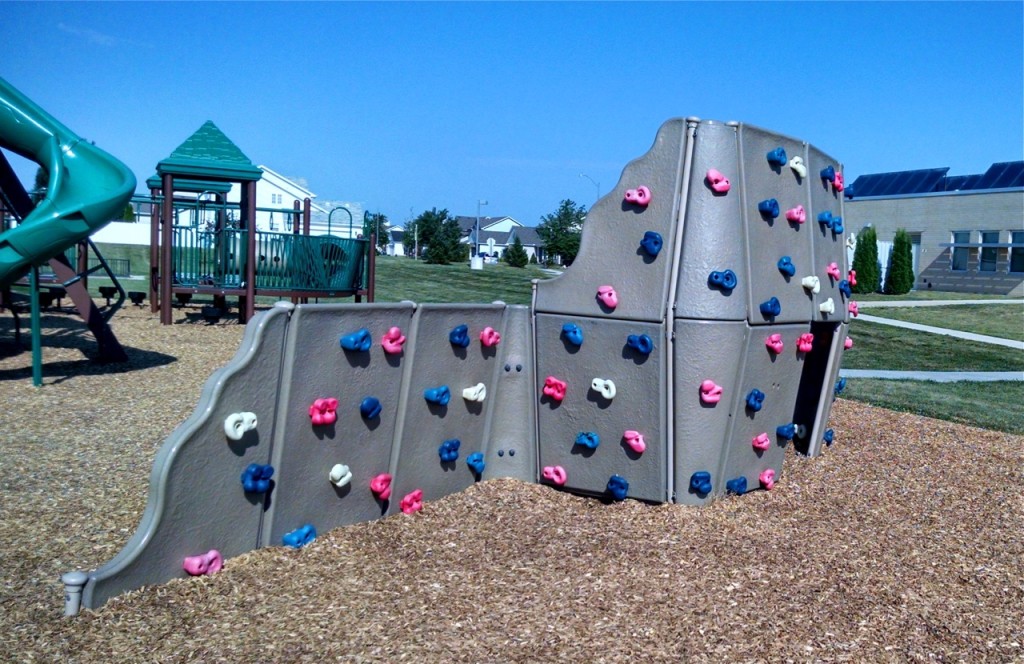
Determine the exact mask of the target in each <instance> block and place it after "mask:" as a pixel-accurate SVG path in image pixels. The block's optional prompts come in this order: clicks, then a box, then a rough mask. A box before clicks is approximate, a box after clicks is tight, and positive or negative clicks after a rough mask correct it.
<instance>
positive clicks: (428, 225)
mask: <svg viewBox="0 0 1024 664" xmlns="http://www.w3.org/2000/svg"><path fill="white" fill-rule="evenodd" d="M447 219H448V210H447V209H443V210H438V209H437V208H431V209H429V210H426V211H424V212H423V213H422V214H420V216H418V217H416V219H414V220H413V221H412V224H413V226H414V228H415V231H414V232H415V233H416V235H417V237H418V240H419V242H418V243H419V250H420V255H423V254H424V252H425V249H426V248H427V247H429V246H430V243H431V242H433V240H434V236H435V235H436V234H437V233H438V232H439V231H440V230H441V225H442V224H443V223H444V222H445V221H446V220H447Z"/></svg>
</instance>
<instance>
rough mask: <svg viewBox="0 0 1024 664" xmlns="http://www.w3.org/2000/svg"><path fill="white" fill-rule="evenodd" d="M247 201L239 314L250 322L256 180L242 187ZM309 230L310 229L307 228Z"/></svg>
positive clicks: (253, 301)
mask: <svg viewBox="0 0 1024 664" xmlns="http://www.w3.org/2000/svg"><path fill="white" fill-rule="evenodd" d="M242 192H243V193H244V203H245V206H244V207H245V219H246V222H245V225H246V240H247V242H246V256H247V259H246V265H245V296H244V300H245V301H244V302H241V303H239V304H240V305H241V306H239V312H238V313H239V316H240V317H241V319H242V322H243V323H248V322H249V319H250V318H252V316H253V314H254V313H256V181H255V180H251V181H249V182H246V183H245V184H244V186H243V187H242ZM307 232H308V229H307Z"/></svg>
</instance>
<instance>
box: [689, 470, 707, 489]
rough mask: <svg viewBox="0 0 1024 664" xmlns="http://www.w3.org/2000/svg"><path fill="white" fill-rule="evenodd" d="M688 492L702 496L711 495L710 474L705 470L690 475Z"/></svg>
mask: <svg viewBox="0 0 1024 664" xmlns="http://www.w3.org/2000/svg"><path fill="white" fill-rule="evenodd" d="M690 491H692V492H693V493H699V494H703V495H707V494H709V493H711V473H709V472H708V471H706V470H698V471H697V472H696V473H694V474H693V475H690Z"/></svg>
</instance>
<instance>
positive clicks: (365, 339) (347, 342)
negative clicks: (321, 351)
mask: <svg viewBox="0 0 1024 664" xmlns="http://www.w3.org/2000/svg"><path fill="white" fill-rule="evenodd" d="M372 344H373V337H372V336H371V335H370V331H369V330H367V329H366V328H365V327H364V328H360V329H358V330H356V331H355V332H353V333H352V334H346V335H345V336H343V337H342V338H341V347H342V348H344V349H345V350H351V351H358V352H360V353H365V352H366V351H368V350H370V346H371V345H372Z"/></svg>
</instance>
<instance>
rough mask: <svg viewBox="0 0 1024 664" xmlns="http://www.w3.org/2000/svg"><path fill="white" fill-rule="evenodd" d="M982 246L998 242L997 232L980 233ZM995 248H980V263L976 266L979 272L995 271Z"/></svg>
mask: <svg viewBox="0 0 1024 664" xmlns="http://www.w3.org/2000/svg"><path fill="white" fill-rule="evenodd" d="M981 242H982V244H996V243H997V242H999V231H981ZM996 251H997V250H996V248H995V247H982V248H981V262H980V263H979V264H978V270H979V271H980V272H995V271H996Z"/></svg>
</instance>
